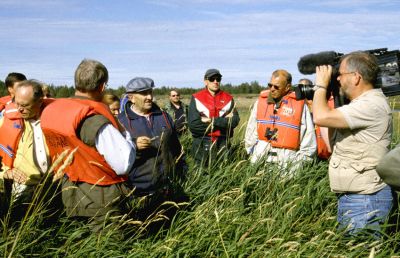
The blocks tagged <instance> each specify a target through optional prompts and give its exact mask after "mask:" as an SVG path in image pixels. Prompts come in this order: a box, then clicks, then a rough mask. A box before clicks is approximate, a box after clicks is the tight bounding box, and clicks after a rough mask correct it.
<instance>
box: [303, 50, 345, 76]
mask: <svg viewBox="0 0 400 258" xmlns="http://www.w3.org/2000/svg"><path fill="white" fill-rule="evenodd" d="M342 55H343V54H341V53H336V52H334V51H323V52H319V53H316V54H308V55H305V56H303V57H301V58H300V60H299V62H298V63H297V67H298V68H299V72H301V73H302V74H313V73H315V68H316V67H317V66H319V65H332V66H335V65H336V64H337V63H338V59H339V57H340V56H342Z"/></svg>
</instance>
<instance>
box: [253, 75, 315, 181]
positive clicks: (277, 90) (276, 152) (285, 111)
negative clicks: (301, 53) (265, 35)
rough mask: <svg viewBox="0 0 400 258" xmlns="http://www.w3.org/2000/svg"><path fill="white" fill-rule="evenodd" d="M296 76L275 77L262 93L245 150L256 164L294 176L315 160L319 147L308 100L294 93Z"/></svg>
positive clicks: (257, 102) (256, 105)
mask: <svg viewBox="0 0 400 258" xmlns="http://www.w3.org/2000/svg"><path fill="white" fill-rule="evenodd" d="M291 83H292V76H291V74H290V73H289V72H287V71H285V70H276V71H274V72H273V73H272V77H271V80H270V82H269V83H268V87H269V90H266V91H263V92H261V94H260V96H259V98H258V100H257V101H256V103H255V104H254V106H253V109H252V111H251V114H250V118H249V121H248V123H247V128H246V134H245V147H246V151H247V153H248V154H250V155H251V156H250V159H251V161H252V162H256V161H259V160H266V161H267V162H273V163H278V164H280V165H282V166H283V167H287V165H288V164H291V166H290V167H288V168H289V173H290V174H292V173H293V172H294V171H295V170H296V169H297V168H298V167H299V166H300V165H301V163H302V162H303V161H306V160H311V159H312V158H313V157H314V155H315V152H316V149H317V144H316V138H315V133H314V124H313V121H312V117H311V115H310V111H309V109H308V107H307V105H305V103H304V100H296V97H295V94H294V92H292V91H291V86H292V85H291Z"/></svg>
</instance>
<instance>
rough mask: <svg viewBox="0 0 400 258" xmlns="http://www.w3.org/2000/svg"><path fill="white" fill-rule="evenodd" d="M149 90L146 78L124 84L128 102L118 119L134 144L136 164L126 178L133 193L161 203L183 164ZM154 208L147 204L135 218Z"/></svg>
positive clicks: (172, 131)
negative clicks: (156, 199)
mask: <svg viewBox="0 0 400 258" xmlns="http://www.w3.org/2000/svg"><path fill="white" fill-rule="evenodd" d="M153 88H154V81H153V80H152V79H150V78H143V77H136V78H134V79H132V80H130V81H129V82H128V84H127V85H126V95H127V96H128V99H129V101H128V102H127V103H126V105H125V108H124V111H123V112H122V113H121V114H119V116H118V119H119V120H120V122H121V123H122V124H123V126H124V127H125V128H126V129H127V130H128V131H129V133H130V134H131V136H132V138H133V139H134V141H135V142H136V145H137V152H136V161H135V164H134V165H133V168H132V170H131V171H130V173H129V179H128V183H129V186H130V187H131V188H132V189H134V192H133V194H134V195H135V196H138V197H143V196H148V197H149V199H151V198H153V197H154V198H159V199H161V200H160V202H162V201H163V200H165V199H167V198H169V197H170V196H166V195H168V194H169V193H170V192H171V191H172V190H174V189H170V186H171V184H170V183H171V182H170V179H173V178H175V176H179V177H180V176H182V175H183V173H184V169H185V168H186V163H185V161H184V156H183V155H182V146H181V144H180V142H179V140H178V135H177V132H176V130H175V127H174V122H173V120H172V118H171V117H170V116H169V115H168V113H166V112H164V111H162V110H161V109H160V108H159V107H158V106H157V104H155V103H154V102H153ZM152 201H153V200H149V202H152ZM157 205H158V204H155V205H152V204H150V206H151V207H147V208H146V209H145V210H144V211H143V212H144V213H143V214H138V216H139V218H138V219H146V217H145V216H146V215H147V214H149V213H151V210H152V209H154V208H157V207H154V206H157Z"/></svg>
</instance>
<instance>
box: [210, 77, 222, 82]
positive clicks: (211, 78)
mask: <svg viewBox="0 0 400 258" xmlns="http://www.w3.org/2000/svg"><path fill="white" fill-rule="evenodd" d="M221 79H222V77H221V76H211V77H208V78H207V80H209V81H210V82H214V81H215V80H217V82H221Z"/></svg>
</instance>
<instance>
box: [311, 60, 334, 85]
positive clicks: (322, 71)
mask: <svg viewBox="0 0 400 258" xmlns="http://www.w3.org/2000/svg"><path fill="white" fill-rule="evenodd" d="M315 73H316V77H315V85H318V86H322V87H328V85H329V82H330V81H331V76H332V66H331V65H320V66H317V67H316V68H315Z"/></svg>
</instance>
